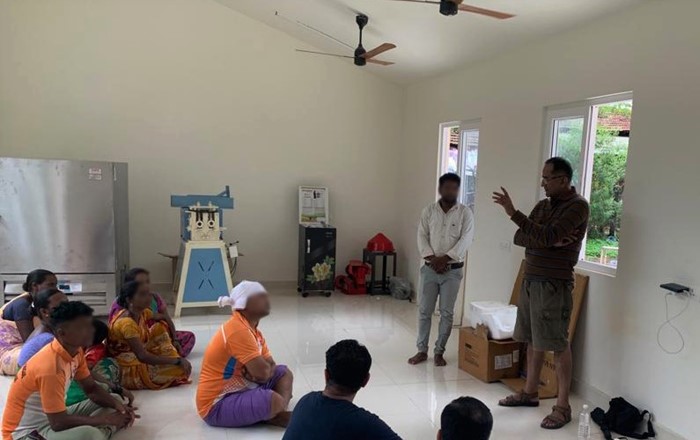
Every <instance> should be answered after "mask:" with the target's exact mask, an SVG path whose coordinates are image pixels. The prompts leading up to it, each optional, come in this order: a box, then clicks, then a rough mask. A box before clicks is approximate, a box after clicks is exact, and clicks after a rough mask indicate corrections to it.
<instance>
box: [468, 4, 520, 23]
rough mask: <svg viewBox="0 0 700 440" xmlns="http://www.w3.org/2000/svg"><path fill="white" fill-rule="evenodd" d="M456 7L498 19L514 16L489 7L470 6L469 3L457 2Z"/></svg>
mask: <svg viewBox="0 0 700 440" xmlns="http://www.w3.org/2000/svg"><path fill="white" fill-rule="evenodd" d="M458 8H459V10H460V11H461V12H471V13H473V14H481V15H485V16H487V17H492V18H497V19H499V20H505V19H508V18H513V17H515V15H513V14H507V13H505V12H498V11H492V10H490V9H484V8H479V7H476V6H470V5H464V4H459V6H458Z"/></svg>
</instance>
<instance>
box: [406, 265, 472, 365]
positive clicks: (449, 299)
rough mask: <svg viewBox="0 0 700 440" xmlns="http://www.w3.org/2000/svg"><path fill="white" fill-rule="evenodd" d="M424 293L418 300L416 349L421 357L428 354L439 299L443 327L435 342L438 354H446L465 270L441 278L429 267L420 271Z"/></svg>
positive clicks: (460, 269) (440, 327) (448, 272)
mask: <svg viewBox="0 0 700 440" xmlns="http://www.w3.org/2000/svg"><path fill="white" fill-rule="evenodd" d="M420 272H421V291H420V295H419V298H418V340H417V342H416V346H417V347H418V351H419V352H421V353H427V352H428V342H429V339H430V327H431V325H432V317H433V313H434V312H435V304H436V303H437V301H438V298H439V299H440V305H439V310H440V325H439V326H438V337H437V340H436V341H435V354H439V355H442V354H443V353H445V346H446V345H447V341H448V340H449V339H450V333H452V320H453V318H454V309H455V302H457V294H458V293H459V285H460V284H461V283H462V277H463V276H464V275H463V274H464V272H463V268H459V269H452V270H449V271H447V272H446V273H443V274H439V273H437V272H435V271H434V270H433V269H432V268H431V267H430V266H428V265H427V264H426V265H424V266H423V267H421V270H420Z"/></svg>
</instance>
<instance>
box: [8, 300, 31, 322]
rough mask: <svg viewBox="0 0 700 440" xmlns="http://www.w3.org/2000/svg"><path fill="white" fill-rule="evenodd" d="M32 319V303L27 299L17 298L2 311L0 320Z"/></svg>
mask: <svg viewBox="0 0 700 440" xmlns="http://www.w3.org/2000/svg"><path fill="white" fill-rule="evenodd" d="M32 317H33V316H32V302H31V301H30V300H29V298H17V299H16V300H14V301H12V302H10V303H9V304H8V305H6V306H5V310H3V311H2V319H5V320H8V321H15V322H17V321H31V320H32Z"/></svg>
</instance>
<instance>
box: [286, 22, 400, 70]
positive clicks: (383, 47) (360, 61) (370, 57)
mask: <svg viewBox="0 0 700 440" xmlns="http://www.w3.org/2000/svg"><path fill="white" fill-rule="evenodd" d="M355 22H356V23H357V26H358V27H359V28H360V44H359V45H358V46H357V49H355V53H354V55H353V56H350V55H338V54H334V53H325V52H316V51H313V50H303V49H297V52H304V53H310V54H314V55H327V56H331V57H339V58H350V59H352V60H353V61H354V63H355V65H356V66H364V65H366V64H367V63H372V64H379V65H381V66H391V65H392V64H394V63H391V62H389V61H382V60H377V59H375V57H376V56H377V55H380V54H382V53H384V52H386V51H388V50H391V49H394V48H396V45H395V44H391V43H384V44H380V45H379V46H377V47H375V48H374V49H372V50H370V51H367V50H365V48H364V47H362V30H363V29H364V28H365V26H367V23H368V22H369V17H367V16H366V15H364V14H357V17H356V18H355ZM329 37H330V36H329ZM330 38H333V37H330ZM333 39H334V40H336V41H339V40H337V39H335V38H333Z"/></svg>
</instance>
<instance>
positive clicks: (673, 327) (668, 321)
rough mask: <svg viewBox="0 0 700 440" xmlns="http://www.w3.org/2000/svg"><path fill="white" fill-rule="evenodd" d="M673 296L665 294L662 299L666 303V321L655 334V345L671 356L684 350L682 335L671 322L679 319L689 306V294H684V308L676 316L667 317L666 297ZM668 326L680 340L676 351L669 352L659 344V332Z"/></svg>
mask: <svg viewBox="0 0 700 440" xmlns="http://www.w3.org/2000/svg"><path fill="white" fill-rule="evenodd" d="M669 296H673V294H671V293H667V294H666V296H665V297H664V302H665V303H666V321H664V323H663V324H661V326H660V327H659V330H658V331H657V332H656V343H657V344H658V345H659V348H661V349H662V350H663V351H664V352H665V353H666V354H671V355H676V354H679V353H680V352H682V351H683V350H684V349H685V338H684V337H683V333H681V331H680V330H679V329H678V327H676V326H675V325H673V320H675V319H677V318H679V317H680V316H681V315H682V314H683V313H685V311H686V310H688V307H689V306H690V293H687V294H686V302H685V306H684V307H683V310H681V311H680V312H678V313H677V314H675V315H673V316H672V317H669V311H668V297H669ZM666 326H670V327H671V329H673V331H675V332H676V334H677V335H678V337H679V338H680V340H681V346H680V348H679V349H678V350H669V349H667V348H666V347H664V345H663V344H662V343H661V332H662V331H663V329H664V327H666Z"/></svg>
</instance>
